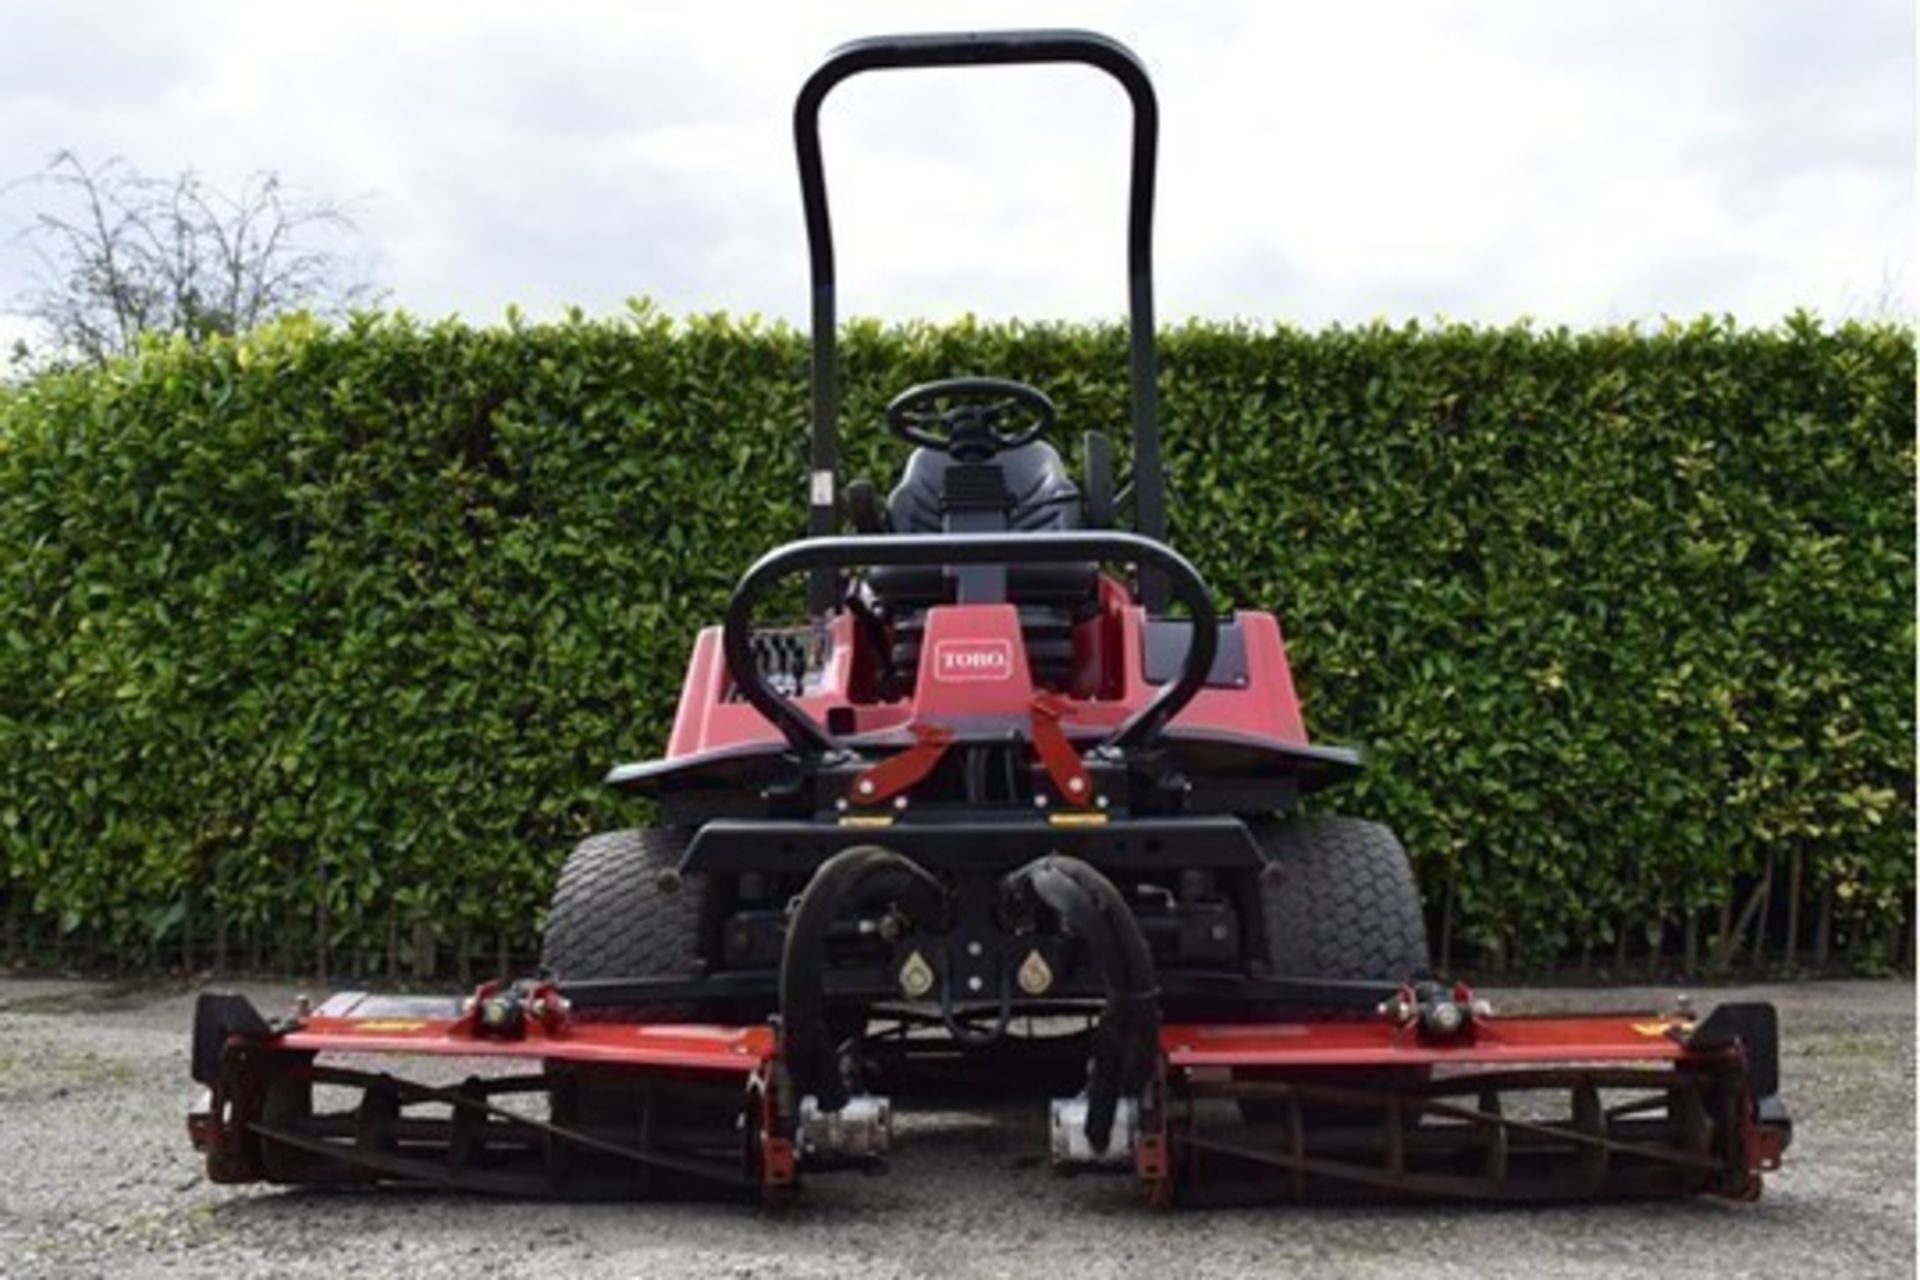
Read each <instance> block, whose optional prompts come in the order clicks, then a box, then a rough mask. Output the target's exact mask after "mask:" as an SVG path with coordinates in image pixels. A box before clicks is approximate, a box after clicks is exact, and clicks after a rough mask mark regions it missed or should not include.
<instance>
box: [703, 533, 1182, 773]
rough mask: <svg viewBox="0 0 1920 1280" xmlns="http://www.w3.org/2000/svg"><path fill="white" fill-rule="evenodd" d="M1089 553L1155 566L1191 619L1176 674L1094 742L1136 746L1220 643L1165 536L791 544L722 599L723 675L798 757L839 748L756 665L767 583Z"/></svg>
mask: <svg viewBox="0 0 1920 1280" xmlns="http://www.w3.org/2000/svg"><path fill="white" fill-rule="evenodd" d="M1089 560H1092V561H1102V560H1111V561H1116V562H1128V561H1130V562H1132V563H1135V564H1138V565H1140V566H1141V568H1142V569H1145V568H1148V567H1149V566H1150V567H1152V568H1154V569H1157V570H1159V571H1160V573H1161V574H1163V575H1164V576H1165V578H1166V579H1167V580H1168V582H1169V583H1170V585H1171V587H1172V590H1173V595H1174V598H1175V599H1177V600H1179V601H1180V603H1182V604H1184V605H1185V606H1186V607H1187V613H1188V616H1189V617H1190V618H1191V619H1192V623H1193V627H1192V630H1193V638H1192V640H1191V642H1190V643H1189V644H1188V646H1187V660H1186V664H1185V665H1184V666H1182V667H1181V668H1180V675H1179V677H1178V678H1176V679H1174V680H1172V681H1169V682H1168V683H1167V684H1166V686H1165V687H1163V688H1162V689H1161V690H1160V692H1159V693H1158V694H1157V695H1156V696H1155V697H1154V699H1153V701H1151V702H1149V703H1148V704H1147V705H1146V706H1144V707H1142V708H1141V709H1140V710H1139V711H1137V712H1135V713H1134V714H1133V716H1132V717H1131V718H1129V719H1128V720H1127V722H1126V723H1125V724H1122V725H1121V726H1120V727H1119V728H1118V729H1115V730H1114V731H1113V732H1112V733H1111V734H1109V735H1108V736H1107V738H1106V740H1105V741H1104V742H1103V743H1102V744H1101V745H1102V746H1104V747H1113V748H1121V749H1124V748H1137V747H1142V746H1145V745H1146V744H1147V743H1149V742H1151V741H1152V740H1153V739H1154V738H1155V737H1157V736H1158V735H1159V733H1160V731H1161V730H1162V729H1164V728H1165V727H1166V725H1167V722H1168V721H1169V720H1171V719H1173V717H1174V716H1176V715H1178V714H1179V712H1180V710H1181V708H1183V707H1185V706H1186V705H1187V703H1189V702H1191V701H1192V700H1193V695H1194V694H1196V693H1198V692H1199V691H1200V688H1201V686H1202V685H1204V684H1205V683H1206V681H1207V676H1208V674H1209V673H1210V672H1211V671H1212V670H1213V658H1214V652H1215V650H1216V649H1217V648H1218V645H1219V634H1220V618H1219V615H1218V614H1217V613H1216V612H1215V611H1214V607H1213V598H1212V597H1211V596H1209V595H1208V594H1207V586H1206V583H1204V582H1202V581H1201V579H1200V573H1199V571H1198V570H1196V569H1195V568H1194V567H1193V565H1192V564H1190V563H1188V561H1187V559H1186V557H1185V556H1182V555H1181V554H1180V553H1179V552H1177V551H1175V550H1174V549H1173V548H1171V547H1169V546H1167V545H1166V544H1165V543H1161V542H1155V541H1154V540H1153V539H1151V538H1143V537H1141V536H1140V535H1139V534H1137V533H1115V532H1085V533H956V534H949V535H947V536H945V537H931V536H928V535H926V534H888V535H862V536H857V537H848V538H807V539H805V540H803V541H800V542H789V543H788V544H787V545H786V546H784V547H777V548H775V549H774V550H772V551H769V552H768V553H767V554H766V555H764V556H762V557H761V558H760V560H759V561H758V562H757V563H756V564H755V565H754V566H753V567H752V568H751V569H749V570H747V572H746V576H744V577H742V578H741V579H740V584H739V585H738V586H736V587H735V588H734V589H733V596H732V598H731V599H729V600H728V601H727V614H726V622H725V626H724V629H723V631H722V635H721V650H722V652H723V653H724V655H725V657H726V661H727V672H728V674H729V675H731V676H732V677H733V683H734V687H735V688H737V689H739V691H740V696H741V697H743V698H745V699H746V700H747V702H748V703H749V704H751V705H752V706H753V708H754V709H755V710H757V711H758V712H760V714H761V715H763V716H765V717H766V718H767V719H768V720H770V721H772V722H773V725H774V727H775V728H777V729H779V730H780V733H781V735H782V736H784V737H785V738H786V740H787V741H788V742H789V743H790V744H792V746H793V749H794V750H795V751H797V752H799V753H800V754H801V755H803V756H822V755H828V754H832V753H835V752H839V751H841V750H842V749H843V748H842V747H841V746H840V744H839V742H837V741H836V740H835V739H834V737H833V735H832V734H830V733H828V732H827V731H826V730H825V729H824V728H822V727H821V726H820V725H819V724H817V723H815V722H814V720H813V719H812V718H811V717H810V716H808V715H807V714H806V713H805V712H804V711H802V710H800V708H799V707H797V706H795V705H794V704H793V702H792V700H790V699H789V698H787V697H786V696H785V695H783V694H781V693H780V692H779V691H778V690H776V689H775V688H774V687H773V686H772V685H771V684H769V683H768V682H767V678H766V676H765V675H763V674H762V673H761V671H760V663H759V662H758V660H756V658H755V657H754V653H753V645H752V643H751V637H752V633H753V609H754V606H755V605H756V604H758V603H759V601H760V597H761V596H763V595H765V594H766V591H767V588H768V587H770V586H772V585H773V584H774V583H775V582H777V581H779V580H780V579H782V578H785V577H787V576H789V575H790V574H795V573H803V572H811V571H815V570H821V569H826V570H839V569H846V568H852V567H854V566H856V565H903V566H924V565H961V564H1007V565H1018V564H1065V563H1074V562H1084V561H1089Z"/></svg>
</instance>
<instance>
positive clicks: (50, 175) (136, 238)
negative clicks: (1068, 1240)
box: [0, 151, 378, 362]
mask: <svg viewBox="0 0 1920 1280" xmlns="http://www.w3.org/2000/svg"><path fill="white" fill-rule="evenodd" d="M24 189H34V190H39V191H43V192H45V193H47V194H48V196H49V200H48V205H47V207H45V208H42V209H40V210H37V211H36V212H34V213H33V214H32V216H31V218H30V220H29V222H28V223H27V225H26V226H25V227H24V228H23V229H22V230H21V231H20V232H19V233H18V234H17V236H16V237H15V239H16V240H25V241H28V242H29V243H30V245H31V249H32V252H33V254H34V257H35V259H36V261H37V262H38V264H39V267H40V270H39V272H38V273H37V275H36V283H37V286H38V287H37V289H36V290H35V291H34V292H33V293H31V294H29V295H28V296H27V297H26V298H24V299H22V300H21V301H20V309H21V310H23V311H24V312H25V313H26V314H28V315H30V316H33V317H34V318H36V319H38V320H40V321H41V322H42V323H43V324H44V325H45V326H46V328H47V330H48V331H49V332H50V333H51V334H52V335H53V342H54V344H55V345H56V346H57V348H58V354H60V355H62V356H64V357H66V358H70V359H80V360H85V361H95V362H98V361H103V360H108V359H111V358H112V357H114V356H116V355H122V354H125V353H127V352H129V351H131V350H133V348H134V347H135V345H136V344H137V342H138V340H139V337H140V335H141V334H144V333H163V334H179V335H181V336H183V337H185V338H186V339H187V340H188V341H189V342H195V343H197V342H201V341H204V340H205V339H207V338H209V337H211V336H213V335H216V334H228V333H236V332H241V331H244V330H246V329H250V328H252V327H254V326H255V325H258V324H260V323H262V322H263V321H266V320H268V319H271V318H272V317H273V316H276V315H280V314H283V313H285V312H288V311H294V310H301V309H307V310H313V311H318V312H320V313H322V314H338V313H340V312H343V311H345V310H346V309H347V308H349V307H352V306H355V305H361V304H364V303H365V302H366V301H367V300H369V299H370V298H374V297H377V296H378V295H377V293H376V292H375V291H374V290H373V289H372V288H371V287H370V286H369V285H368V284H367V282H366V281H364V280H362V279H359V278H357V276H356V275H355V273H354V272H353V270H352V269H351V264H350V261H349V259H348V258H347V256H346V255H345V253H344V252H343V251H342V249H341V248H339V247H338V246H339V245H340V243H341V242H342V241H350V240H351V238H352V237H353V236H354V235H355V233H356V228H355V227H354V224H353V221H352V219H351V218H349V217H348V216H347V214H346V212H345V210H344V209H343V208H342V207H341V206H340V205H338V204H335V203H333V202H331V201H325V200H313V199H306V198H295V197H293V196H290V195H289V193H288V191H287V188H286V187H285V185H284V184H283V183H282V181H281V178H280V176H279V175H278V174H277V173H273V172H263V173H256V174H253V175H251V176H250V177H248V178H247V179H246V181H245V182H244V183H242V184H241V186H240V188H239V189H238V191H237V192H235V193H233V194H229V193H227V192H223V191H220V190H218V189H217V188H214V187H212V186H211V185H209V184H208V183H207V182H206V180H205V179H204V178H202V177H201V176H200V175H199V174H198V173H196V172H195V171H193V170H191V169H188V170H184V171H182V172H181V173H179V174H177V175H175V176H174V177H173V178H172V179H170V180H161V179H154V178H148V177H146V176H144V175H143V174H141V173H140V172H138V171H137V170H135V169H134V168H133V167H132V166H131V165H129V164H128V163H127V162H126V161H124V160H122V159H120V158H119V157H117V156H116V157H112V158H109V159H108V160H106V161H105V162H104V163H101V164H99V165H97V166H95V167H92V168H89V167H88V166H87V165H86V164H85V163H84V162H83V161H82V160H81V159H80V157H79V156H78V155H76V154H75V153H74V152H72V151H60V152H57V153H55V154H54V155H53V156H52V157H51V158H50V159H49V160H48V162H47V164H46V166H45V168H44V169H42V170H41V171H40V172H39V173H38V174H35V175H32V176H30V177H29V178H25V179H20V180H16V181H14V182H10V183H7V184H4V185H0V195H6V194H8V193H12V192H17V191H20V190H24ZM329 241H331V242H330V243H329Z"/></svg>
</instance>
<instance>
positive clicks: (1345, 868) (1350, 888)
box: [1254, 817, 1428, 982]
mask: <svg viewBox="0 0 1920 1280" xmlns="http://www.w3.org/2000/svg"><path fill="white" fill-rule="evenodd" d="M1254 837H1255V838H1256V839H1257V840H1259V841H1260V845H1261V848H1262V850H1263V851H1264V852H1265V853H1266V855H1267V858H1268V859H1269V861H1270V863H1271V865H1272V868H1273V870H1271V871H1270V873H1269V874H1268V875H1266V876H1263V877H1262V879H1261V882H1260V914H1261V924H1262V926H1263V927H1264V929H1265V932H1266V935H1267V939H1266V941H1267V946H1266V960H1267V963H1268V965H1269V966H1270V967H1271V971H1272V973H1273V976H1275V977H1279V978H1359V979H1379V980H1382V981H1388V982H1402V981H1405V980H1406V979H1408V978H1412V977H1414V976H1416V975H1424V974H1425V973H1426V972H1427V967H1428V954H1427V923H1426V917H1425V916H1424V915H1423V914H1422V913H1421V910H1420V887H1419V885H1418V884H1416V883H1415V882H1414V878H1413V867H1412V865H1411V864H1410V863H1408V861H1407V853H1406V850H1405V849H1402V848H1401V847H1400V841H1399V839H1398V837H1396V836H1395V835H1394V834H1393V832H1392V830H1391V829H1389V828H1387V827H1385V826H1382V825H1381V824H1380V823H1378V822H1366V821H1363V820H1361V819H1359V818H1334V817H1297V818H1287V819H1283V820H1280V821H1276V822H1267V823H1260V824H1258V825H1256V826H1255V827H1254Z"/></svg>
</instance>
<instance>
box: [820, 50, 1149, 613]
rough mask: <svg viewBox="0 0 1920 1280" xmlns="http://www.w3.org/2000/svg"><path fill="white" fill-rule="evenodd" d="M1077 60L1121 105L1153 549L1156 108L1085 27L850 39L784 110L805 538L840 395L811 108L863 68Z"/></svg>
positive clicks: (824, 579)
mask: <svg viewBox="0 0 1920 1280" xmlns="http://www.w3.org/2000/svg"><path fill="white" fill-rule="evenodd" d="M1050 62H1078V63H1083V64H1085V65H1087V66H1090V67H1095V68H1097V69H1099V70H1101V71H1104V72H1106V73H1107V74H1108V75H1110V76H1112V77H1113V78H1114V79H1115V80H1117V81H1119V82H1120V85H1121V87H1122V88H1124V89H1125V90H1126V91H1127V97H1128V98H1130V99H1131V100H1132V102H1133V178H1132V181H1131V184H1130V187H1129V192H1128V197H1127V354H1128V359H1127V364H1128V382H1129V387H1130V390H1131V411H1132V429H1133V512H1134V528H1135V529H1136V530H1137V531H1138V532H1140V533H1142V534H1144V535H1145V536H1147V537H1149V538H1152V539H1155V540H1156V541H1164V540H1165V538H1166V536H1167V516H1166V493H1165V481H1164V478H1163V476H1162V474H1161V465H1160V431H1159V389H1158V386H1157V385H1156V382H1155V377H1156V374H1155V363H1154V345H1153V343H1154V331H1153V177H1154V161H1155V154H1156V149H1157V147H1158V145H1159V132H1160V108H1159V105H1158V103H1157V101H1156V100H1155V98H1154V96H1153V85H1152V83H1151V82H1150V81H1149V80H1148V79H1147V72H1146V68H1145V67H1143V66H1142V65H1141V63H1140V59H1139V58H1137V57H1135V56H1134V54H1133V51H1132V50H1130V49H1128V48H1127V47H1126V46H1125V45H1123V44H1121V43H1120V42H1119V41H1117V40H1112V39H1109V38H1108V37H1106V36H1103V35H1097V34H1095V33H1093V32H1090V31H990V32H976V33H957V34H951V35H915V36H875V37H872V38H871V39H866V40H855V41H853V42H852V43H851V44H845V45H842V46H840V47H839V48H838V49H835V50H834V51H833V52H832V53H830V54H828V55H827V60H826V61H825V62H823V63H822V64H821V65H820V68H819V70H817V71H815V72H814V73H813V75H811V76H810V77H808V79H807V82H806V84H805V85H803V86H802V87H801V90H800V96H799V98H798V99H797V100H795V102H794V104H793V144H794V150H795V151H796V152H797V153H798V156H799V161H800V195H801V201H802V203H803V205H804V206H805V210H806V219H807V259H808V266H809V269H810V271H811V274H812V280H813V308H812V321H811V323H812V326H813V334H812V338H813V354H812V384H813V432H812V446H811V454H810V463H809V465H810V467H811V469H812V475H811V476H810V477H809V485H808V490H809V496H808V507H807V534H808V536H810V537H816V538H818V537H825V536H827V535H830V534H832V533H834V532H836V531H837V529H838V516H837V513H836V510H835V507H834V501H833V499H834V494H833V486H832V485H831V484H829V483H824V482H822V481H820V480H819V479H817V477H819V476H821V475H823V474H824V475H826V476H828V477H831V476H832V475H833V474H834V469H835V467H836V466H837V465H838V441H839V417H840V390H839V383H838V375H837V369H836V364H835V347H836V325H837V324H838V320H837V317H836V315H835V309H834V270H833V227H832V224H831V222H830V220H829V218H828V213H827V180H826V173H825V170H824V168H823V167H822V163H821V156H820V104H821V103H822V102H823V101H825V99H826V96H827V94H828V92H829V91H831V90H832V88H833V87H834V86H835V85H837V84H839V83H840V82H841V81H842V80H845V79H848V78H849V77H851V76H855V75H858V74H860V73H861V72H863V71H883V70H895V69H899V68H908V67H977V66H991V65H1023V64H1032V63H1050ZM834 594H835V591H834V578H833V575H832V573H831V572H829V571H825V570H821V571H816V572H814V573H813V574H812V575H811V576H810V577H809V579H808V584H807V609H808V612H810V613H812V614H814V615H815V616H820V615H823V614H825V613H827V612H828V611H829V610H830V609H832V607H833V604H834ZM1140 598H1141V603H1143V604H1144V605H1146V607H1147V610H1148V612H1149V613H1155V614H1157V613H1160V612H1163V611H1164V610H1165V609H1166V606H1167V601H1168V590H1167V583H1166V582H1165V580H1164V579H1163V578H1162V577H1161V576H1160V574H1159V573H1157V572H1155V571H1154V570H1152V569H1150V568H1147V567H1145V566H1143V567H1142V572H1141V581H1140Z"/></svg>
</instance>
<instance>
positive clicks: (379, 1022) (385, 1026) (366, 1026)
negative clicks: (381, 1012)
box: [354, 1018, 427, 1031]
mask: <svg viewBox="0 0 1920 1280" xmlns="http://www.w3.org/2000/svg"><path fill="white" fill-rule="evenodd" d="M426 1025H427V1024H426V1022H425V1020H423V1019H420V1018H368V1019H367V1020H366V1021H365V1022H356V1023H355V1024H354V1030H355V1031H419V1030H421V1029H423V1028H424V1027H425V1026H426Z"/></svg>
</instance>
